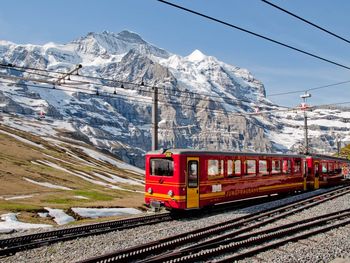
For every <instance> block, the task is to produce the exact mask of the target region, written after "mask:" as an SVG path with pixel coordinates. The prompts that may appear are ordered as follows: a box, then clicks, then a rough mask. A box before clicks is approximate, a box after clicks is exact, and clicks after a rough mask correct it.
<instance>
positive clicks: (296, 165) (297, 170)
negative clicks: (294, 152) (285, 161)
mask: <svg viewBox="0 0 350 263" xmlns="http://www.w3.org/2000/svg"><path fill="white" fill-rule="evenodd" d="M294 173H301V159H295V160H294Z"/></svg>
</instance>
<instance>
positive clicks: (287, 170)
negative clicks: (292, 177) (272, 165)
mask: <svg viewBox="0 0 350 263" xmlns="http://www.w3.org/2000/svg"><path fill="white" fill-rule="evenodd" d="M282 162H283V165H282V171H283V173H284V174H291V173H292V165H291V161H290V160H283V161H282Z"/></svg>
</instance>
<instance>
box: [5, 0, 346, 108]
mask: <svg viewBox="0 0 350 263" xmlns="http://www.w3.org/2000/svg"><path fill="white" fill-rule="evenodd" d="M173 2H174V3H176V4H179V5H183V6H186V7H188V8H190V9H194V10H196V11H199V12H202V13H205V14H208V15H211V16H214V17H216V18H219V19H221V20H224V21H227V22H229V23H232V24H235V25H237V26H240V27H243V28H246V29H248V30H251V31H254V32H257V33H260V34H263V35H266V36H268V37H271V38H273V39H276V40H278V41H281V42H284V43H287V44H289V45H293V46H295V47H297V48H300V49H303V50H306V51H308V52H311V53H314V54H317V55H320V56H322V57H325V58H327V59H331V60H334V61H336V62H339V63H342V64H344V65H346V66H350V44H349V43H346V42H344V41H341V40H339V39H336V38H334V37H332V36H330V35H327V34H326V33H324V32H321V31H319V30H317V29H315V28H313V27H311V26H309V25H307V24H305V23H303V22H301V21H299V20H296V19H295V18H293V17H290V16H288V15H286V14H284V13H282V12H281V11H279V10H276V9H273V8H272V7H270V6H268V5H266V4H265V3H263V2H262V1H260V0H220V1H214V0H187V1H185V0H176V1H175V0H173ZM271 2H273V3H275V4H277V5H279V6H281V7H283V8H285V9H287V10H289V11H291V12H294V13H296V14H298V15H300V16H302V17H304V18H306V19H308V20H310V21H312V22H314V23H316V24H318V25H320V26H322V27H325V28H327V29H329V30H330V31H333V32H334V33H337V34H339V35H341V36H343V37H345V38H348V39H350V31H349V25H350V16H349V15H348V12H349V10H350V1H348V0H334V1H329V0H308V1H305V0H293V1H287V0H271ZM124 29H128V30H131V31H134V32H136V33H138V34H139V35H141V37H142V38H143V39H145V40H146V41H148V42H150V43H152V44H154V45H156V46H158V47H161V48H164V49H166V50H168V51H170V52H172V53H176V54H179V55H182V56H186V55H188V54H190V53H191V52H192V51H193V50H195V49H199V50H201V51H202V52H203V53H205V54H207V55H212V56H215V57H217V58H218V59H220V60H222V61H224V62H226V63H229V64H232V65H235V66H238V67H242V68H246V69H248V70H249V71H250V72H252V74H253V75H254V76H255V77H256V78H258V79H259V80H261V81H262V82H263V83H264V85H265V88H266V92H267V94H273V93H279V92H288V91H293V90H305V89H309V88H315V87H318V86H323V85H328V84H333V83H337V82H342V81H348V80H350V70H347V69H342V68H340V67H337V66H334V65H331V64H328V63H326V62H322V61H318V60H316V59H314V58H311V57H308V56H305V55H303V54H299V53H297V52H295V51H292V50H288V49H286V48H283V47H280V46H277V45H275V44H273V43H269V42H266V41H265V40H262V39H258V38H256V37H254V36H250V35H247V34H245V33H243V32H240V31H237V30H234V29H231V28H228V27H226V26H224V25H220V24H216V23H214V22H212V21H209V20H205V19H204V18H201V17H197V16H194V15H191V14H188V13H185V12H184V11H181V10H178V9H174V8H172V7H169V6H167V5H164V4H162V3H160V2H158V1H156V0H123V1H122V0H98V1H93V0H69V1H68V0H60V1H58V0H50V1H47V0H11V1H2V2H1V9H0V39H2V40H8V41H12V42H15V43H18V44H27V43H32V44H43V43H47V42H56V43H67V42H70V41H72V40H74V39H77V38H79V37H80V36H84V35H86V34H87V33H88V32H102V31H104V30H108V31H111V32H116V33H118V32H120V31H122V30H124ZM299 95H300V94H299V93H298V94H291V95H286V96H275V97H270V99H271V100H272V101H274V102H276V103H279V104H281V105H287V106H295V105H297V104H299V103H300V102H301V99H300V97H299ZM345 101H350V83H349V84H344V85H340V86H335V87H331V88H327V89H321V90H317V91H313V92H312V98H311V99H310V100H309V102H310V104H313V105H319V104H327V103H338V102H345Z"/></svg>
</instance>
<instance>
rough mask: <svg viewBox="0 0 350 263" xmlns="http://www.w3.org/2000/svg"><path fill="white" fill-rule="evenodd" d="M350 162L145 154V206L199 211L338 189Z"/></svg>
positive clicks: (295, 157)
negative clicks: (281, 195)
mask: <svg viewBox="0 0 350 263" xmlns="http://www.w3.org/2000/svg"><path fill="white" fill-rule="evenodd" d="M349 167H350V161H349V160H346V159H342V158H336V157H329V156H322V155H286V154H267V153H260V154H258V153H238V152H218V151H217V152H215V151H202V150H184V149H170V150H169V149H168V150H160V151H153V152H149V153H147V154H146V178H145V180H146V185H145V202H146V204H148V205H156V206H157V205H164V206H165V207H167V208H169V209H199V208H202V207H205V206H211V205H214V204H217V203H223V202H228V201H233V200H238V199H244V198H250V197H256V196H262V195H268V194H275V193H291V192H295V191H305V190H312V189H318V188H320V187H326V186H332V185H337V184H340V183H341V182H342V181H343V180H344V176H345V175H347V174H348V171H349Z"/></svg>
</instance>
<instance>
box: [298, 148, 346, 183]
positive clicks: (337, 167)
mask: <svg viewBox="0 0 350 263" xmlns="http://www.w3.org/2000/svg"><path fill="white" fill-rule="evenodd" d="M305 158H306V161H307V166H308V168H307V169H308V173H307V174H308V175H307V188H308V189H318V188H320V187H327V186H334V185H338V184H340V183H341V182H342V181H343V180H344V179H345V178H346V177H348V171H349V169H348V168H349V165H350V163H349V160H346V159H343V158H337V157H332V156H325V155H319V154H312V155H309V156H306V157H305Z"/></svg>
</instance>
